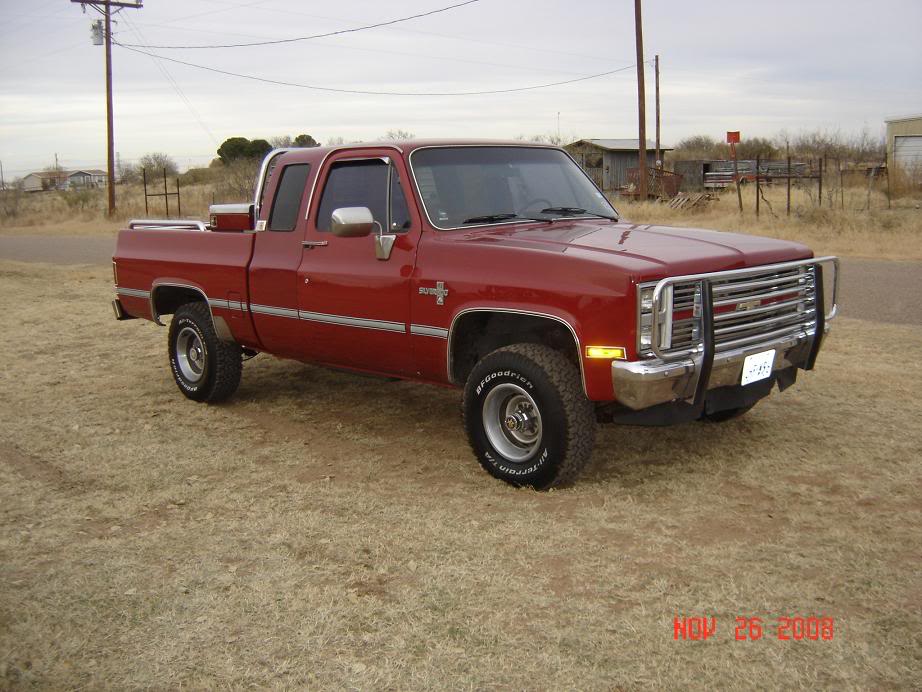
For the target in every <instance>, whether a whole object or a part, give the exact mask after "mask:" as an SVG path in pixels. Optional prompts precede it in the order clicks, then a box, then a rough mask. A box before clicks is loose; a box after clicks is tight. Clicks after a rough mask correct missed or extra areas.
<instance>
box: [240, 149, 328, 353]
mask: <svg viewBox="0 0 922 692" xmlns="http://www.w3.org/2000/svg"><path fill="white" fill-rule="evenodd" d="M278 168H280V170H273V168H268V167H267V177H270V176H268V173H270V172H271V173H272V175H271V179H270V180H268V181H267V182H266V184H265V186H264V188H263V190H262V191H261V194H262V196H263V198H262V200H261V211H260V217H261V219H260V221H259V223H260V225H261V226H262V228H263V230H261V231H259V232H258V233H256V239H255V245H254V248H253V259H252V260H251V262H250V311H251V313H252V315H253V324H254V325H255V327H256V332H257V334H258V335H259V340H260V343H261V344H262V348H263V349H264V350H266V351H269V352H270V353H274V354H276V355H279V356H287V357H289V358H299V359H301V358H309V355H310V354H309V353H308V352H307V349H306V348H305V345H304V344H303V343H301V342H300V340H299V339H298V338H297V333H298V332H297V325H298V288H297V286H298V275H297V271H298V266H299V265H300V264H301V253H302V251H303V245H302V241H303V239H304V224H303V222H302V219H303V218H304V215H305V213H306V210H307V198H308V196H309V194H308V191H309V190H310V186H311V185H312V182H313V178H314V176H316V166H314V165H312V164H311V163H309V162H305V161H295V162H291V163H288V164H286V165H283V166H280V167H278Z"/></svg>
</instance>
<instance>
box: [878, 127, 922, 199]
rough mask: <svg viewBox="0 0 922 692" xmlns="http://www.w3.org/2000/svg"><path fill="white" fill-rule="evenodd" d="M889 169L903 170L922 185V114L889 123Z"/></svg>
mask: <svg viewBox="0 0 922 692" xmlns="http://www.w3.org/2000/svg"><path fill="white" fill-rule="evenodd" d="M886 123H887V169H888V170H891V171H892V170H895V169H901V170H902V172H903V173H904V174H906V175H908V176H909V178H910V180H912V181H913V182H920V183H922V114H919V115H906V116H901V117H894V118H889V119H888V120H887V121H886Z"/></svg>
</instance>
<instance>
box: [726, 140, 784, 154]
mask: <svg viewBox="0 0 922 692" xmlns="http://www.w3.org/2000/svg"><path fill="white" fill-rule="evenodd" d="M736 155H737V156H738V157H739V158H741V159H755V158H762V159H774V158H778V157H779V156H780V155H781V153H780V152H779V151H778V148H777V147H776V146H775V145H774V144H773V143H772V141H771V140H770V139H767V138H765V137H747V138H741V139H740V143H739V144H738V145H737V147H736Z"/></svg>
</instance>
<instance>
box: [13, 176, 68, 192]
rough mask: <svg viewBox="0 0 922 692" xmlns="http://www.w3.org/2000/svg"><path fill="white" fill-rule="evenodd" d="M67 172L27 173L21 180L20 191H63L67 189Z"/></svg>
mask: <svg viewBox="0 0 922 692" xmlns="http://www.w3.org/2000/svg"><path fill="white" fill-rule="evenodd" d="M67 176H68V173H67V171H38V172H36V173H29V175H27V176H25V177H24V178H23V179H22V189H23V191H25V192H41V191H42V190H64V189H65V188H66V187H67Z"/></svg>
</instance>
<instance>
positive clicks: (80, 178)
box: [67, 168, 109, 189]
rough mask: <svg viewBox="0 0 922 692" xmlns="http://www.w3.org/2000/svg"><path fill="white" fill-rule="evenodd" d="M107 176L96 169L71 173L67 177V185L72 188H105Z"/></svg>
mask: <svg viewBox="0 0 922 692" xmlns="http://www.w3.org/2000/svg"><path fill="white" fill-rule="evenodd" d="M108 180H109V176H108V175H106V172H105V171H101V170H99V169H98V168H89V169H87V170H80V171H73V172H71V173H70V174H68V176H67V185H68V187H72V188H77V189H80V188H88V187H105V186H106V183H107V182H108Z"/></svg>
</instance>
